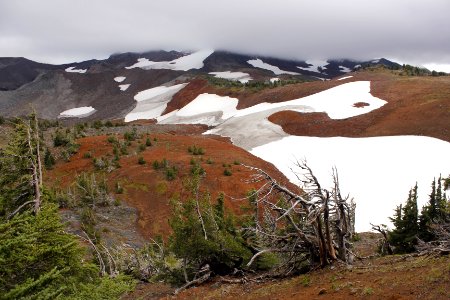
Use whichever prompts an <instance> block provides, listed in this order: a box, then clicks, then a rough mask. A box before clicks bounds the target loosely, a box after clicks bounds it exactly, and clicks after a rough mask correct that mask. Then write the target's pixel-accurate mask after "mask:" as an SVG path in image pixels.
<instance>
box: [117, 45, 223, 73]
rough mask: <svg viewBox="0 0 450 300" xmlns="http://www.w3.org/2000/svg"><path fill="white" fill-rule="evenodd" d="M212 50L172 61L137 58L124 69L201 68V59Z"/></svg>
mask: <svg viewBox="0 0 450 300" xmlns="http://www.w3.org/2000/svg"><path fill="white" fill-rule="evenodd" d="M213 52H214V50H201V51H197V52H194V53H191V54H188V55H186V56H183V57H180V58H177V59H174V60H172V61H158V62H156V61H151V60H148V59H147V58H139V59H138V62H137V63H135V64H134V65H132V66H129V67H126V69H133V68H141V69H144V70H150V69H169V70H175V71H188V70H191V69H201V68H203V61H204V60H205V59H206V58H207V57H208V56H210V55H211V54H212V53H213Z"/></svg>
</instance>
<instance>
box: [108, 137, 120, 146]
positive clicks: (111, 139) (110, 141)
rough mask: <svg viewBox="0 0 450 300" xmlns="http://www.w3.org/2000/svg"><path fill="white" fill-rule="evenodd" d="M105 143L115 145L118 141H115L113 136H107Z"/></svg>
mask: <svg viewBox="0 0 450 300" xmlns="http://www.w3.org/2000/svg"><path fill="white" fill-rule="evenodd" d="M107 141H108V143H111V144H115V143H117V142H118V140H117V139H116V137H115V136H113V135H110V136H108V139H107Z"/></svg>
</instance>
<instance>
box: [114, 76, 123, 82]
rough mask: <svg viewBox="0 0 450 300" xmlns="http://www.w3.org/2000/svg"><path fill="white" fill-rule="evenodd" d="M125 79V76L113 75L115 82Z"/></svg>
mask: <svg viewBox="0 0 450 300" xmlns="http://www.w3.org/2000/svg"><path fill="white" fill-rule="evenodd" d="M125 79H126V77H125V76H117V77H114V81H115V82H122V81H124V80H125Z"/></svg>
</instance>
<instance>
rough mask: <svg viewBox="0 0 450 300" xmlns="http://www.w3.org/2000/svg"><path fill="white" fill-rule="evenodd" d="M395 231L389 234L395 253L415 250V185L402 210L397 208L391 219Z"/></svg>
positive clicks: (416, 226)
mask: <svg viewBox="0 0 450 300" xmlns="http://www.w3.org/2000/svg"><path fill="white" fill-rule="evenodd" d="M391 221H392V222H393V224H394V226H395V229H394V230H393V231H391V232H389V242H390V243H391V245H392V246H394V247H395V252H396V253H407V252H412V251H414V250H415V248H414V246H415V245H416V244H417V235H418V232H419V224H418V208H417V184H416V185H415V186H414V188H412V189H411V190H410V191H409V195H408V200H407V201H406V204H405V206H404V207H403V208H402V207H401V206H400V207H397V209H396V212H395V215H394V217H393V218H391Z"/></svg>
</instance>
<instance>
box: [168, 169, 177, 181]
mask: <svg viewBox="0 0 450 300" xmlns="http://www.w3.org/2000/svg"><path fill="white" fill-rule="evenodd" d="M177 174H178V170H177V168H176V167H175V166H172V167H167V168H166V179H167V180H169V181H172V180H174V179H175V178H177Z"/></svg>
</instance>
